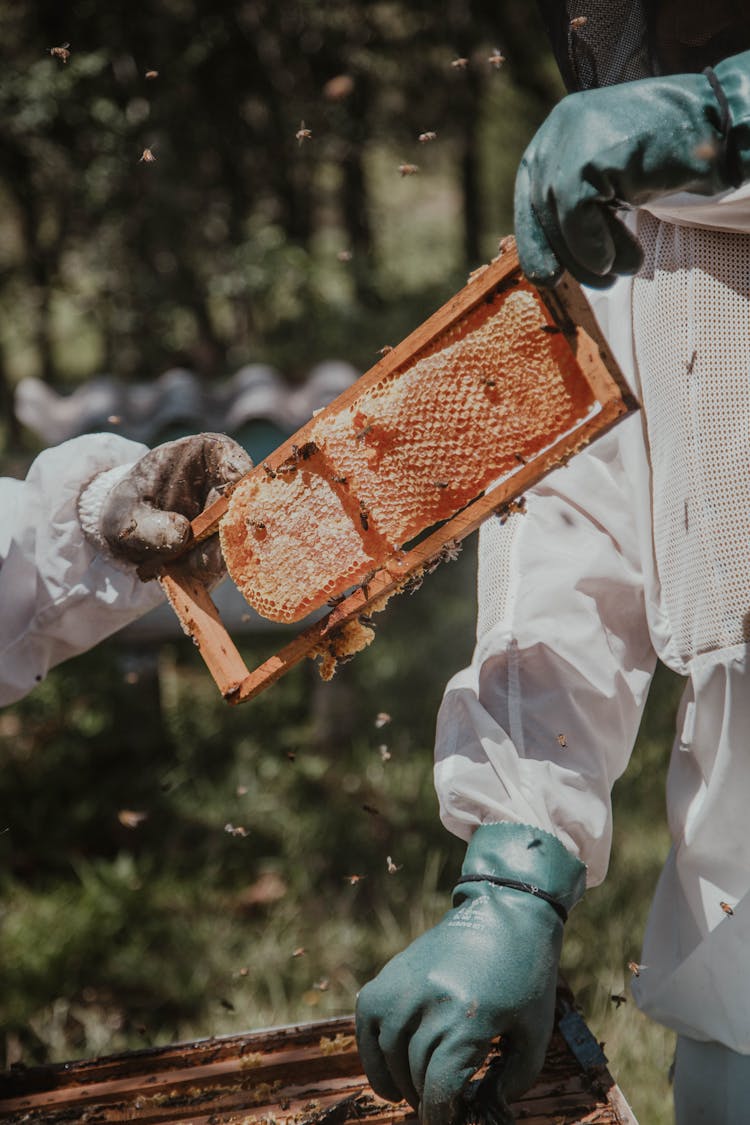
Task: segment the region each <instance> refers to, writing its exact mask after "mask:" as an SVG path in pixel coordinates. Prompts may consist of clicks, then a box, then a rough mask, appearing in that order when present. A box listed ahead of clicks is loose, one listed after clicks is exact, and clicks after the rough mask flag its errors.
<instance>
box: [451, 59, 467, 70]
mask: <svg viewBox="0 0 750 1125" xmlns="http://www.w3.org/2000/svg"><path fill="white" fill-rule="evenodd" d="M468 65H469V60H468V59H462V58H458V59H453V61H452V63H451V66H452V67H453V69H454V70H466V68H467V66H468Z"/></svg>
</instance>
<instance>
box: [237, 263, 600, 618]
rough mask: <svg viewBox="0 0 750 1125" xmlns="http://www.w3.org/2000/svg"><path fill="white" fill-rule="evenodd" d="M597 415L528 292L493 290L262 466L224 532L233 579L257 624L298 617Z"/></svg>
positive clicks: (241, 489)
mask: <svg viewBox="0 0 750 1125" xmlns="http://www.w3.org/2000/svg"><path fill="white" fill-rule="evenodd" d="M365 379H367V377H365ZM594 406H595V399H594V396H593V393H592V391H591V389H590V388H589V385H588V383H587V382H586V381H585V379H584V378H583V377H582V374H581V371H580V368H579V367H578V364H577V362H576V360H575V357H574V356H573V354H572V352H571V351H570V348H569V346H568V344H567V342H566V340H565V337H564V336H563V335H562V333H560V332H559V330H558V329H557V328H556V327H555V326H554V325H553V324H551V323H550V320H549V316H548V314H547V312H546V310H545V309H544V307H543V306H542V304H541V302H540V300H539V298H538V297H537V295H536V293H535V291H534V290H532V289H531V288H530V287H528V286H527V285H526V284H525V283H520V284H518V285H517V286H514V287H513V288H510V289H508V290H505V291H504V292H501V293H496V294H495V295H494V296H493V297H492V298H490V299H488V300H486V301H485V302H483V303H482V304H481V305H479V306H478V307H477V308H475V309H474V310H472V311H471V312H470V313H468V314H467V315H466V316H465V317H463V318H462V319H461V320H460V321H458V322H457V323H456V324H454V325H452V326H451V327H450V328H449V329H447V330H446V331H444V332H443V333H442V334H440V335H439V336H438V337H437V338H436V339H434V340H433V341H432V342H431V343H430V344H429V346H427V347H426V348H424V349H422V350H421V351H419V352H417V353H416V354H415V355H414V356H412V357H411V359H410V360H409V362H408V363H406V364H404V365H403V366H402V367H400V368H396V369H395V370H393V371H391V372H390V373H388V374H386V375H384V376H383V377H382V378H381V379H379V380H376V381H375V382H370V383H369V385H364V386H363V389H362V390H361V392H360V393H359V394H358V395H357V396H356V397H355V398H354V399H347V400H346V405H344V406H343V407H341V408H339V409H337V408H336V403H335V402H334V403H333V404H332V405H331V406H330V407H329V408H328V409H327V410H326V411H324V412H323V414H321V415H320V416H319V417H318V418H316V419H315V420H314V421H313V423H312V424H311V425H310V426H309V427H308V428H306V431H305V434H306V437H307V439H308V440H307V443H306V444H305V446H304V447H302V451H301V452H300V451H298V452H297V453H296V454H295V455H294V456H292V457H291V458H290V459H289V460H288V461H287V462H285V463H284V465H282V466H280V467H279V468H278V469H277V470H276V472H275V473H272V472H268V471H264V469H263V468H259V469H256V470H254V472H253V474H251V475H250V476H249V477H248V478H246V479H245V480H244V481H243V482H242V483H241V484H240V485H239V486H238V488H237V489H236V490H235V491H234V493H233V494H232V497H231V499H230V503H229V508H228V511H227V514H226V515H225V517H224V518H223V520H222V522H221V527H220V534H221V541H222V550H223V553H224V558H225V560H226V563H227V568H228V570H229V573H230V575H231V577H232V579H233V581H234V582H235V584H236V585H237V587H238V588H239V589H240V590H241V592H242V593H243V595H244V596H245V598H246V600H247V601H248V602H249V603H250V605H252V606H253V607H254V608H255V609H256V610H257V611H258V612H259V613H261V614H262V615H263V616H264V617H267V618H270V619H271V620H273V621H284V622H292V621H298V620H300V618H302V617H304V616H305V615H306V614H308V613H309V612H311V611H312V610H314V609H317V608H319V607H320V606H322V605H324V604H325V603H326V601H328V600H330V599H333V598H336V597H338V596H339V595H341V594H342V593H343V592H344V591H346V590H347V589H349V588H350V587H352V586H353V585H355V584H357V583H358V582H362V580H363V579H364V578H366V576H367V574H368V573H369V572H371V571H373V570H374V569H376V568H378V567H379V566H382V565H383V564H384V562H385V561H386V560H387V559H388V558H389V557H392V556H393V554H394V552H395V551H397V550H399V549H400V548H402V547H403V546H404V545H405V544H406V543H408V542H409V541H411V540H413V539H414V538H415V537H416V536H418V535H419V534H420V533H421V532H423V531H424V530H425V529H426V528H428V527H430V526H432V525H433V524H435V523H438V522H439V521H442V520H446V519H448V518H450V517H451V516H453V515H454V514H455V513H456V512H457V511H459V510H460V509H461V508H463V507H464V506H465V505H466V504H467V503H469V502H470V501H471V500H473V499H474V498H475V497H476V496H478V495H479V494H480V493H481V492H483V491H484V489H486V488H487V487H488V486H490V485H491V484H492V483H493V482H495V481H497V480H498V479H500V478H503V477H505V476H507V475H509V474H511V473H512V472H513V471H514V470H517V469H518V468H519V467H520V466H521V465H523V464H526V463H527V462H528V461H531V460H533V459H534V457H536V456H538V455H539V454H540V453H541V452H542V451H543V450H544V449H545V448H546V447H548V446H549V445H551V444H552V443H553V442H554V441H555V440H556V439H557V438H559V437H560V436H561V435H562V434H564V433H565V432H566V431H567V430H569V429H570V428H572V427H573V426H574V425H576V424H577V423H580V422H581V421H582V420H583V419H584V418H586V417H587V416H588V415H589V414H590V413H591V412H592V408H593V407H594Z"/></svg>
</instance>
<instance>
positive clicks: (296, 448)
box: [292, 441, 318, 461]
mask: <svg viewBox="0 0 750 1125" xmlns="http://www.w3.org/2000/svg"><path fill="white" fill-rule="evenodd" d="M317 452H318V447H317V445H316V444H315V442H314V441H306V442H305V443H304V445H293V446H292V457H293V458H294V460H295V461H307V459H308V457H312V455H313V453H317Z"/></svg>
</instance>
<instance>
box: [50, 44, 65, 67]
mask: <svg viewBox="0 0 750 1125" xmlns="http://www.w3.org/2000/svg"><path fill="white" fill-rule="evenodd" d="M49 53H50V54H51V55H52V58H53V59H59V60H60V62H61V63H63V64H64V63H66V62H67V61H68V59H69V58H70V43H63V44H61V46H59V47H50V49H49Z"/></svg>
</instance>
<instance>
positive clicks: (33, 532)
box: [0, 434, 251, 705]
mask: <svg viewBox="0 0 750 1125" xmlns="http://www.w3.org/2000/svg"><path fill="white" fill-rule="evenodd" d="M250 467H251V462H250V458H249V457H248V456H247V454H246V453H245V451H244V450H243V449H242V447H241V446H239V445H238V444H237V443H236V442H234V441H232V440H231V438H228V437H226V436H225V435H224V434H198V435H196V436H193V437H186V438H180V439H179V440H177V441H173V442H167V443H165V444H164V445H161V446H158V447H157V448H156V449H153V450H151V451H149V450H148V449H147V447H146V446H143V445H141V444H140V443H138V442H134V441H128V440H126V439H125V438H122V437H119V436H118V435H115V434H92V435H86V436H83V437H79V438H75V439H73V440H72V441H68V442H65V443H64V444H62V445H58V446H55V447H53V448H50V449H47V450H45V451H44V452H43V453H41V454H40V455H39V456H38V457H37V458H36V460H35V461H34V463H33V464H32V466H31V469H30V470H29V473H28V475H27V477H26V479H25V480H14V479H11V478H3V479H0V511H2V514H3V518H2V522H1V523H0V705H5V704H8V703H12V702H13V701H14V700H17V699H20V698H21V697H22V696H23V695H25V694H26V693H27V692H28V691H30V690H31V689H32V688H33V687H34V686H35V684H37V683H39V681H41V680H42V679H43V678H44V677H45V675H46V674H47V672H48V670H49V669H50V668H51V667H53V666H54V665H55V664H59V663H60V662H61V661H62V660H66V659H68V658H69V657H72V656H75V655H77V654H78V653H80V652H84V651H85V650H86V649H88V648H91V647H92V646H93V645H95V644H97V643H98V642H99V641H101V640H103V639H104V637H107V636H109V635H110V634H111V633H114V632H116V631H117V630H118V629H120V628H122V627H123V626H124V625H127V624H128V623H129V622H130V621H133V620H134V619H135V618H136V617H139V616H140V615H141V614H143V613H145V612H146V611H147V610H149V609H152V608H153V607H154V606H155V605H157V604H158V603H159V602H160V601H162V600H163V597H164V595H163V594H162V592H161V588H160V586H159V584H158V583H157V582H152V581H142V580H141V577H140V576H139V570H140V572H141V573H142V574H147V573H149V571H150V572H151V573H153V569H154V567H155V566H158V565H159V564H161V563H163V562H166V561H168V560H169V559H172V558H174V557H175V556H176V555H178V554H180V553H181V552H182V551H183V550H184V549H185V546H186V544H187V543H188V541H189V537H190V520H191V519H193V518H194V517H195V516H197V515H198V513H199V512H200V511H202V509H203V508H204V507H205V505H206V504H207V503H210V502H211V501H212V500H213V499H214V498H215V497H216V496H218V495H219V492H220V491H221V490H222V489H223V488H224V487H225V485H226V484H228V483H230V482H234V481H236V480H237V479H238V478H239V477H240V476H242V474H243V473H245V472H247V470H248V469H249V468H250ZM187 558H188V562H187V563H186V564H185V565H188V566H189V567H190V568H191V572H192V573H193V574H195V575H196V576H198V577H200V578H201V579H202V580H203V581H205V582H206V583H207V584H213V583H214V582H216V581H217V579H218V578H219V577H220V576H221V574H222V565H223V564H222V560H221V554H220V552H219V551H218V548H217V545H216V544H215V543H210V542H209V544H206V545H198V546H197V547H194V548H193V549H192V550H191V551H190V552H189V554H188V556H187ZM144 568H145V569H144Z"/></svg>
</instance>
